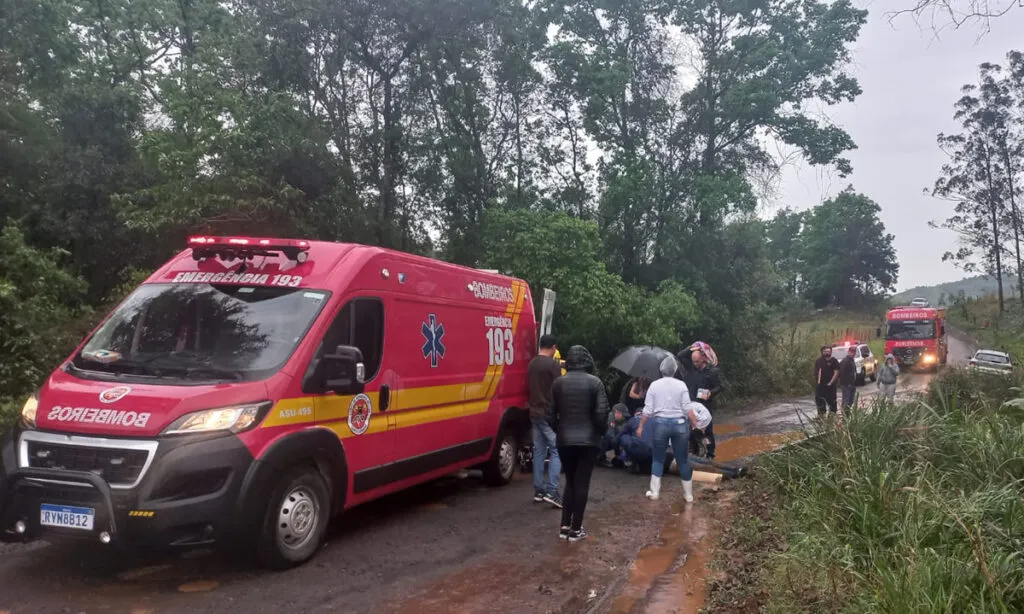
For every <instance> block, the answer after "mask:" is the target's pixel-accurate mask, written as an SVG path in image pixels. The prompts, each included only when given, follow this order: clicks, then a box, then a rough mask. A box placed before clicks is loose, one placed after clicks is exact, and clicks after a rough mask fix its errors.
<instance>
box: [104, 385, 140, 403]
mask: <svg viewBox="0 0 1024 614" xmlns="http://www.w3.org/2000/svg"><path fill="white" fill-rule="evenodd" d="M131 391H132V389H131V388H130V387H128V386H115V387H113V388H107V389H106V390H104V391H103V392H101V393H100V403H116V402H118V401H120V400H121V399H123V398H125V397H126V396H128V393H129V392H131Z"/></svg>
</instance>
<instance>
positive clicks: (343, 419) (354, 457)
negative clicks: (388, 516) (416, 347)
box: [303, 296, 395, 494]
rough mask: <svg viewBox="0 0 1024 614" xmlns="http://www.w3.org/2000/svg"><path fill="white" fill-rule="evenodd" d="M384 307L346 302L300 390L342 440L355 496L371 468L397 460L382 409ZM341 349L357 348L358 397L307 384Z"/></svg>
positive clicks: (369, 299) (367, 299)
mask: <svg viewBox="0 0 1024 614" xmlns="http://www.w3.org/2000/svg"><path fill="white" fill-rule="evenodd" d="M384 316H385V309H384V302H383V301H382V300H381V299H380V298H378V297H375V296H357V297H351V298H349V299H347V300H346V302H345V303H344V304H343V305H342V307H341V309H340V310H339V311H338V313H337V314H336V315H335V316H334V319H333V321H332V322H331V325H330V327H328V329H327V332H326V334H325V335H324V337H323V339H322V340H321V342H320V345H319V346H318V347H317V350H316V354H314V356H313V359H312V361H310V366H309V369H308V370H307V373H306V378H305V380H304V382H303V390H304V392H305V393H306V394H311V395H312V396H314V397H315V399H316V400H315V403H314V411H315V412H316V414H315V415H316V422H317V423H318V424H319V425H320V426H325V427H327V428H330V429H331V430H332V431H334V432H335V433H336V434H337V435H338V437H339V438H340V439H341V440H342V444H343V446H344V448H345V457H346V460H347V462H348V469H349V474H350V476H352V482H351V484H352V487H353V490H354V492H355V493H356V494H358V493H359V492H360V491H361V490H366V488H361V486H360V484H361V482H365V480H366V477H367V475H368V474H369V473H372V471H373V470H374V469H375V468H379V467H383V466H386V465H388V464H390V463H392V462H394V460H395V430H394V428H393V425H391V424H390V423H389V422H390V421H389V420H388V416H387V412H386V411H383V408H382V406H381V383H382V381H383V380H384V373H385V369H384V359H385V356H384ZM339 345H349V346H354V347H357V348H359V350H360V351H361V352H362V354H363V365H364V367H365V376H366V377H365V385H364V388H363V392H361V393H359V394H336V393H334V392H332V391H324V390H321V389H318V387H317V383H316V382H314V381H312V380H311V375H312V374H313V373H314V372H315V371H316V365H317V363H318V362H319V361H320V359H321V358H322V357H323V356H324V354H326V353H331V352H333V351H334V349H335V348H337V346H339Z"/></svg>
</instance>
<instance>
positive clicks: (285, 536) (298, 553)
mask: <svg viewBox="0 0 1024 614" xmlns="http://www.w3.org/2000/svg"><path fill="white" fill-rule="evenodd" d="M329 517H330V495H329V492H328V490H327V484H326V483H325V482H324V479H323V477H322V476H321V475H320V473H319V472H318V471H317V470H316V469H315V468H314V467H311V466H305V465H302V466H298V467H295V468H294V469H292V470H291V471H289V472H287V473H285V474H284V476H283V477H282V479H281V481H280V482H279V483H278V486H277V488H275V489H274V492H273V495H272V496H271V498H270V504H269V505H268V506H267V514H266V517H265V518H264V521H263V529H262V533H261V535H260V543H259V557H260V562H262V563H263V564H264V565H265V566H267V567H270V568H271V569H287V568H289V567H294V566H296V565H301V564H302V563H305V562H306V561H308V560H309V559H311V558H312V557H313V555H314V554H316V551H317V549H318V548H319V547H320V544H321V543H322V542H323V539H324V533H326V531H327V521H328V519H329Z"/></svg>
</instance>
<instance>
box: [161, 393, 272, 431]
mask: <svg viewBox="0 0 1024 614" xmlns="http://www.w3.org/2000/svg"><path fill="white" fill-rule="evenodd" d="M271 405H272V403H271V402H270V401H264V402H262V403H252V404H249V405H235V406H233V407H220V408H217V409H204V410H202V411H197V412H192V413H191V414H186V415H184V416H182V417H180V418H178V419H177V420H175V421H174V422H172V423H171V424H170V425H169V426H168V427H167V428H165V429H164V431H163V433H161V434H162V435H182V434H185V433H211V432H215V431H230V432H232V433H241V432H242V431H247V430H249V429H251V428H252V427H254V426H256V425H257V424H259V423H260V421H261V420H263V417H264V416H266V415H267V410H268V409H270V406H271Z"/></svg>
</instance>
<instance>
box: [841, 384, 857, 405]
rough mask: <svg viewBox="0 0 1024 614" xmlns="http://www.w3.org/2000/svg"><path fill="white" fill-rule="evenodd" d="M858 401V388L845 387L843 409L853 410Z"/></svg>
mask: <svg viewBox="0 0 1024 614" xmlns="http://www.w3.org/2000/svg"><path fill="white" fill-rule="evenodd" d="M856 400H857V386H843V409H853V403H854V401H856Z"/></svg>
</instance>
